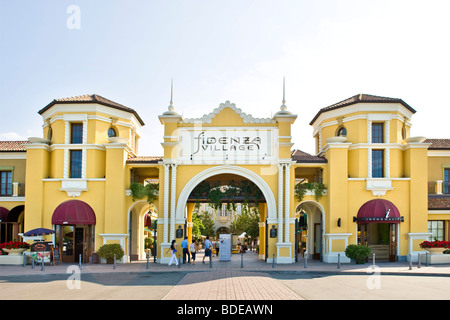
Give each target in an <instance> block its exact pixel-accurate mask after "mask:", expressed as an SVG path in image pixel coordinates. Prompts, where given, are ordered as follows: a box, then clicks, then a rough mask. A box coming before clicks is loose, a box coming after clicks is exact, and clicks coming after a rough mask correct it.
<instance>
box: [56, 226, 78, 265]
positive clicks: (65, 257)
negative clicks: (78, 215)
mask: <svg viewBox="0 0 450 320" xmlns="http://www.w3.org/2000/svg"><path fill="white" fill-rule="evenodd" d="M74 231H75V226H68V225H57V226H56V233H55V246H56V247H57V248H61V253H62V257H61V258H62V262H74V241H73V239H74Z"/></svg>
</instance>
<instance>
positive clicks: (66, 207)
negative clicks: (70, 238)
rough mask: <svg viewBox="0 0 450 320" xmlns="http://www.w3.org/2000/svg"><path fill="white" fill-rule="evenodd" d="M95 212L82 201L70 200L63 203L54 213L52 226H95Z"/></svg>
mask: <svg viewBox="0 0 450 320" xmlns="http://www.w3.org/2000/svg"><path fill="white" fill-rule="evenodd" d="M95 223H96V219H95V213H94V210H92V208H91V207H90V206H89V205H88V204H87V203H85V202H83V201H80V200H69V201H66V202H63V203H61V204H60V205H59V206H58V207H57V208H56V209H55V212H53V216H52V224H54V225H61V224H70V225H74V224H87V225H95Z"/></svg>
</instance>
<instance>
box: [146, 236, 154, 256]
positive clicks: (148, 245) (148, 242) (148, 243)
mask: <svg viewBox="0 0 450 320" xmlns="http://www.w3.org/2000/svg"><path fill="white" fill-rule="evenodd" d="M154 241H155V240H154V239H153V238H151V237H148V238H145V240H144V249H145V250H147V254H149V253H150V252H152V253H153V242H154Z"/></svg>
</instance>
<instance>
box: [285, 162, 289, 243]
mask: <svg viewBox="0 0 450 320" xmlns="http://www.w3.org/2000/svg"><path fill="white" fill-rule="evenodd" d="M285 168H286V169H285V170H286V171H285V173H284V185H285V187H284V201H285V202H284V223H285V224H284V228H285V231H284V242H286V243H288V242H289V228H290V225H291V224H290V208H291V206H290V183H291V179H290V176H291V165H290V164H285Z"/></svg>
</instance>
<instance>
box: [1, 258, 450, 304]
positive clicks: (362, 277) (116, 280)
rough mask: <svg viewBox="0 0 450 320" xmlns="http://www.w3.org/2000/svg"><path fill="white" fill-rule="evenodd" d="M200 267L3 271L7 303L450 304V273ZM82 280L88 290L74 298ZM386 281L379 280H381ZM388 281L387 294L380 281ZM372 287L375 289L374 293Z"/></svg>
mask: <svg viewBox="0 0 450 320" xmlns="http://www.w3.org/2000/svg"><path fill="white" fill-rule="evenodd" d="M202 258H203V256H202V254H199V255H198V259H197V262H196V264H195V265H193V264H180V265H179V266H176V265H171V266H167V265H161V264H158V263H154V262H153V261H152V260H150V261H149V263H147V261H139V262H133V263H127V264H116V266H115V267H114V266H113V265H109V264H83V265H82V268H81V270H80V269H79V266H78V265H76V264H62V265H61V264H60V265H56V266H50V265H45V266H44V270H42V268H41V266H35V268H34V269H32V268H31V266H30V265H26V266H0V287H1V288H2V291H3V290H4V291H3V292H8V294H7V295H4V296H3V299H9V300H17V299H24V300H28V299H30V300H31V299H33V300H36V299H54V300H58V299H61V300H62V299H83V300H98V299H106V300H109V299H121V300H124V299H140V300H142V299H147V300H160V301H167V300H172V301H173V300H179V301H181V300H185V301H188V300H191V301H193V300H210V301H215V300H216V301H217V300H226V301H244V300H259V301H269V300H283V301H287V300H290V301H292V300H315V299H355V300H358V299H424V298H425V299H426V298H431V299H433V298H434V299H442V298H443V299H448V297H450V291H449V290H450V289H449V288H450V265H433V266H431V265H429V266H425V265H421V266H419V265H418V264H417V263H413V264H412V266H411V265H410V264H409V263H400V262H396V263H390V262H379V263H377V262H376V261H375V262H376V263H375V267H373V263H366V264H364V265H356V264H341V265H340V268H339V266H338V265H337V264H327V263H322V262H319V261H315V260H311V261H307V262H306V263H305V261H304V260H303V259H300V260H299V262H297V263H293V264H286V265H279V264H277V265H273V264H271V263H266V262H264V261H261V260H257V259H256V253H254V252H247V253H245V254H243V255H240V254H235V255H232V259H231V261H219V260H218V258H217V257H214V258H213V261H212V264H210V263H209V261H205V263H202ZM77 275H78V276H79V278H78V279H79V280H81V288H79V289H80V290H68V289H73V288H69V284H70V283H71V282H70V281H69V280H71V279H75V278H76V276H77ZM377 277H378V278H377ZM380 277H381V286H380V288H378V290H372V289H374V288H375V289H377V287H376V286H377V281H379V279H380ZM371 286H372V287H373V288H371Z"/></svg>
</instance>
